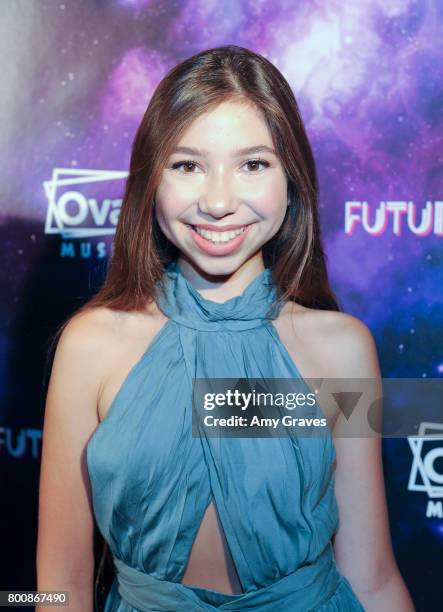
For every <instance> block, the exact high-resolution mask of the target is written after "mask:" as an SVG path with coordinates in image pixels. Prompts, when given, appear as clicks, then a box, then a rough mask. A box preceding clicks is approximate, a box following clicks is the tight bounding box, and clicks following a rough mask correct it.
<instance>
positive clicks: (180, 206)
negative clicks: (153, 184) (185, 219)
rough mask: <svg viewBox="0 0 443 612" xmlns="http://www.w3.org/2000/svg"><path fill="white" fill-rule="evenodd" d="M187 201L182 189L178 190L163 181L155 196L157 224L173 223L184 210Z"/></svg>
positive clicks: (171, 184)
mask: <svg viewBox="0 0 443 612" xmlns="http://www.w3.org/2000/svg"><path fill="white" fill-rule="evenodd" d="M187 203H189V199H187V198H186V194H185V193H184V190H183V189H178V188H177V185H175V184H174V183H172V182H171V181H163V182H162V183H161V184H160V185H159V187H158V189H157V193H156V196H155V214H156V216H157V220H158V221H159V223H161V222H163V223H169V222H171V221H174V219H176V218H177V217H178V216H180V214H181V213H182V212H183V210H184V209H185V207H186V205H187Z"/></svg>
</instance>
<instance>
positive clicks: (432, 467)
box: [408, 423, 443, 518]
mask: <svg viewBox="0 0 443 612" xmlns="http://www.w3.org/2000/svg"><path fill="white" fill-rule="evenodd" d="M408 442H409V446H410V447H411V451H412V454H413V455H414V459H413V462H412V467H411V474H410V476H409V483H408V490H409V491H421V492H425V493H427V495H428V498H429V499H428V505H427V508H426V516H427V517H428V518H432V517H434V518H443V503H442V501H441V500H440V499H439V498H443V471H438V470H437V469H436V463H437V461H438V460H440V462H442V461H443V445H442V443H443V424H441V423H420V426H419V430H418V435H417V436H408ZM438 442H440V444H438ZM434 499H438V501H433V500H434Z"/></svg>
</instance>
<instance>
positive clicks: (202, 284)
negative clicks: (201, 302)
mask: <svg viewBox="0 0 443 612" xmlns="http://www.w3.org/2000/svg"><path fill="white" fill-rule="evenodd" d="M177 264H178V267H179V269H180V271H181V273H182V274H183V276H184V277H185V278H186V279H187V280H188V281H189V282H190V283H191V285H192V286H193V287H194V289H196V290H197V291H198V292H199V293H200V294H201V295H202V296H203V297H204V298H206V299H209V300H213V301H214V302H220V303H221V302H225V301H226V300H229V299H230V298H232V297H235V296H237V295H241V294H242V293H243V291H244V289H245V288H246V287H247V285H248V284H249V283H250V282H251V281H253V280H254V278H256V277H257V276H258V275H259V274H261V273H262V272H263V270H264V269H265V266H264V262H263V256H262V252H261V251H259V252H258V253H256V254H255V255H254V256H253V257H251V258H250V259H248V260H247V261H245V262H244V263H243V264H242V265H241V266H240V267H239V268H236V269H235V270H234V271H232V272H228V273H226V272H225V271H223V272H222V273H219V272H215V271H211V272H210V273H209V272H207V271H206V270H204V269H202V268H200V267H199V266H197V265H196V264H195V263H194V262H191V261H190V260H189V259H188V258H186V257H184V256H183V255H181V256H180V257H179V258H178V260H177ZM214 267H215V266H214ZM217 267H220V268H222V267H223V266H217Z"/></svg>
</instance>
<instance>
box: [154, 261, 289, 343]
mask: <svg viewBox="0 0 443 612" xmlns="http://www.w3.org/2000/svg"><path fill="white" fill-rule="evenodd" d="M156 299H157V304H158V307H159V308H160V310H161V311H162V312H163V313H164V314H165V315H166V316H167V317H169V318H170V319H172V320H174V321H175V322H177V323H179V324H181V325H184V326H186V327H190V328H193V329H198V330H202V331H221V330H226V331H243V330H247V329H253V328H254V327H260V326H262V325H266V323H267V321H269V320H272V319H275V318H276V317H277V315H278V313H279V311H280V309H281V308H282V306H283V304H284V302H282V301H281V300H279V299H278V298H277V286H276V284H275V282H274V278H273V272H272V269H271V268H265V269H264V270H263V271H262V272H261V273H260V274H259V275H258V276H256V277H255V278H254V279H253V280H252V281H251V282H250V283H249V284H248V285H247V286H246V288H245V289H244V290H243V292H242V293H241V295H237V296H234V297H232V298H230V299H228V300H226V301H225V302H221V303H220V302H215V301H213V300H209V299H207V298H204V297H203V296H202V295H201V293H200V292H199V291H197V289H195V288H194V287H193V285H192V284H191V283H190V281H189V280H188V279H187V278H186V277H185V276H184V275H183V273H182V272H181V270H180V268H179V266H178V264H177V262H176V261H172V262H171V263H169V264H168V265H167V266H166V269H165V273H164V275H163V277H162V279H161V281H160V283H158V286H157V294H156Z"/></svg>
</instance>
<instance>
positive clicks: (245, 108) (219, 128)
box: [177, 100, 272, 148]
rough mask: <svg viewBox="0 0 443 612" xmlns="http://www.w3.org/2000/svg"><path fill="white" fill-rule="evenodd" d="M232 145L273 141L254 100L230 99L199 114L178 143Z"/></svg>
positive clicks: (206, 145)
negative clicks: (252, 101) (252, 102)
mask: <svg viewBox="0 0 443 612" xmlns="http://www.w3.org/2000/svg"><path fill="white" fill-rule="evenodd" d="M196 143H200V144H201V146H205V147H206V148H209V147H210V146H211V145H212V146H222V145H223V147H225V146H227V145H229V147H230V148H236V147H238V146H239V145H241V146H248V145H250V146H252V145H254V144H257V143H260V144H268V145H272V136H271V133H270V131H269V128H268V126H267V124H266V121H265V118H264V116H263V114H262V112H261V111H260V110H259V109H258V108H257V107H256V106H254V105H252V104H251V103H246V102H240V101H234V100H229V101H225V102H221V103H220V104H218V105H217V106H216V107H214V108H212V109H210V110H208V111H205V112H204V113H202V114H201V115H199V116H198V117H197V118H196V119H195V120H194V121H193V122H192V123H191V125H190V126H189V127H188V128H187V129H186V130H185V131H184V133H183V134H182V136H181V138H180V139H179V141H178V142H177V145H183V146H185V145H189V146H191V144H192V145H194V146H196Z"/></svg>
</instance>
